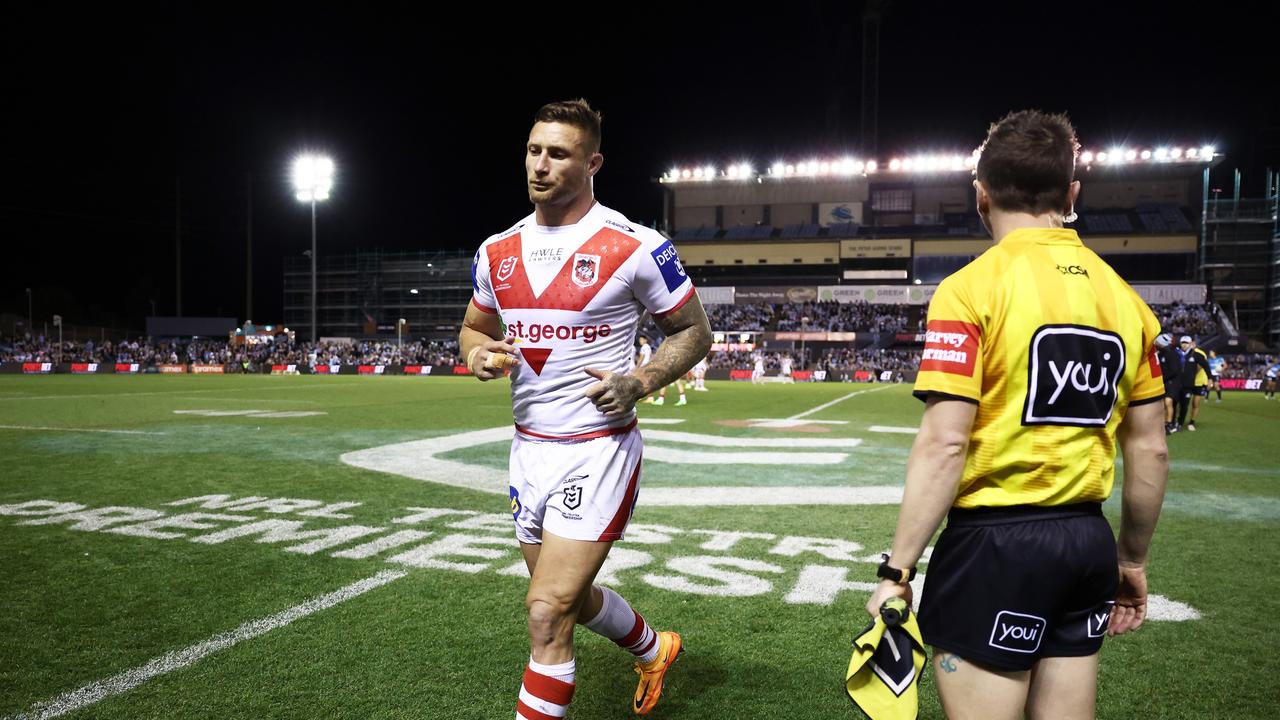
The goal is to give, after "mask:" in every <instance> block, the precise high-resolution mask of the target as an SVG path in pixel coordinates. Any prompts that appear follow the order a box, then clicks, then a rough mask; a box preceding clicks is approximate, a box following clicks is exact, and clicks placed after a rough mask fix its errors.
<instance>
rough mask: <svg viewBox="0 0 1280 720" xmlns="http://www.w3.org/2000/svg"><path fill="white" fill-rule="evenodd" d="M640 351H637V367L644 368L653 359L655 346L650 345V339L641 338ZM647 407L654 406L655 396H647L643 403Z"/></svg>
mask: <svg viewBox="0 0 1280 720" xmlns="http://www.w3.org/2000/svg"><path fill="white" fill-rule="evenodd" d="M639 341H640V349H639V350H637V351H636V367H644V366H645V365H648V364H649V360H651V359H652V358H653V346H652V345H650V344H649V338H647V337H645V336H643V335H641V336H640V340H639ZM642 402H644V403H645V404H646V405H653V404H654V400H653V395H652V394H649V395H645V396H644V400H643V401H642Z"/></svg>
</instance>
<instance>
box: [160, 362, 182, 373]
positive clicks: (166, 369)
mask: <svg viewBox="0 0 1280 720" xmlns="http://www.w3.org/2000/svg"><path fill="white" fill-rule="evenodd" d="M156 370H157V371H158V372H161V373H163V374H165V375H183V374H185V373H186V372H187V366H186V365H168V364H166V365H156Z"/></svg>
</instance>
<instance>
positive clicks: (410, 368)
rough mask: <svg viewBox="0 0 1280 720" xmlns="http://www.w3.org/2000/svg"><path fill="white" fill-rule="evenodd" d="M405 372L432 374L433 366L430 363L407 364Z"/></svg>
mask: <svg viewBox="0 0 1280 720" xmlns="http://www.w3.org/2000/svg"><path fill="white" fill-rule="evenodd" d="M404 374H405V375H430V374H431V366H430V365H405V366H404Z"/></svg>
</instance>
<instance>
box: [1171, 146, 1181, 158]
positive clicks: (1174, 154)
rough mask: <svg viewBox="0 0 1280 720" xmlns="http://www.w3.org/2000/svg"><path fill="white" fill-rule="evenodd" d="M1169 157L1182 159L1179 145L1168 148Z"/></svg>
mask: <svg viewBox="0 0 1280 720" xmlns="http://www.w3.org/2000/svg"><path fill="white" fill-rule="evenodd" d="M1169 157H1171V158H1173V159H1174V160H1180V159H1182V148H1180V147H1176V148H1174V149H1172V150H1170V151H1169Z"/></svg>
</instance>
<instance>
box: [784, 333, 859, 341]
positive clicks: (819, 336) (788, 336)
mask: <svg viewBox="0 0 1280 720" xmlns="http://www.w3.org/2000/svg"><path fill="white" fill-rule="evenodd" d="M840 334H841V335H853V333H840ZM828 335H830V333H826V332H790V331H787V332H779V333H774V334H773V339H774V340H807V341H814V340H816V341H818V342H824V341H826V340H827V336H828ZM849 339H850V340H852V339H853V338H852V337H850V338H849Z"/></svg>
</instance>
